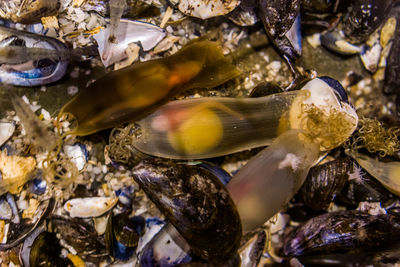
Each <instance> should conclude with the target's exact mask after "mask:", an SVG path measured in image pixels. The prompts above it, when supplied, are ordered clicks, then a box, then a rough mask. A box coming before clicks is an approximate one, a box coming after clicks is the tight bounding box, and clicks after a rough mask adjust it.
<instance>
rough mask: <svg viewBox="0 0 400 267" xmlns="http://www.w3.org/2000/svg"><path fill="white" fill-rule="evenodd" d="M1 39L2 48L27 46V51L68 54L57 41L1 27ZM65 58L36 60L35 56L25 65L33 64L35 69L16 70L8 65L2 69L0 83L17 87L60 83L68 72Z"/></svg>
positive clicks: (63, 46) (0, 70) (12, 65)
mask: <svg viewBox="0 0 400 267" xmlns="http://www.w3.org/2000/svg"><path fill="white" fill-rule="evenodd" d="M0 39H1V40H0V47H7V46H9V45H15V46H25V47H27V49H29V48H45V49H50V50H56V51H59V52H60V54H66V53H67V52H66V46H65V45H64V44H63V43H62V42H60V41H58V40H57V39H53V38H50V37H47V36H40V35H36V34H33V33H30V32H25V31H19V30H16V29H11V28H7V27H4V26H1V25H0ZM63 57H64V58H63ZM63 57H62V58H61V60H60V61H58V60H56V59H51V58H34V56H33V58H32V59H27V61H26V62H25V63H29V62H31V64H32V66H34V67H32V68H31V69H24V70H16V65H14V64H7V67H6V68H1V69H0V82H3V83H9V84H13V85H17V86H40V85H45V84H48V83H52V82H55V81H58V80H59V79H61V78H62V77H63V76H64V75H65V73H66V71H67V66H68V61H67V60H66V59H65V55H63ZM25 63H23V64H25ZM4 65H6V64H3V65H1V66H2V67H4ZM18 65H19V64H18Z"/></svg>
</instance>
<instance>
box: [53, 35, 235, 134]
mask: <svg viewBox="0 0 400 267" xmlns="http://www.w3.org/2000/svg"><path fill="white" fill-rule="evenodd" d="M236 75H238V71H237V69H236V68H235V66H234V65H233V64H232V63H231V62H230V61H229V60H228V59H227V58H225V57H224V55H223V53H222V50H221V48H220V46H219V45H218V44H217V43H215V42H210V41H208V40H205V39H201V38H199V39H196V40H193V41H191V42H190V43H189V44H187V45H186V46H185V47H183V48H182V49H181V50H179V51H178V52H177V53H175V54H174V55H172V56H169V57H165V58H162V59H157V60H152V61H146V62H140V63H137V64H133V65H132V66H130V67H127V68H124V69H121V70H118V71H114V72H111V73H109V74H107V75H105V76H103V77H102V78H100V79H99V80H97V81H96V82H94V83H92V84H91V85H90V86H89V87H88V88H86V90H84V91H82V92H81V93H80V94H79V95H77V96H76V97H74V98H73V99H72V100H71V101H70V102H68V103H67V104H65V105H64V106H63V107H62V109H61V111H60V115H62V114H63V113H67V114H71V115H72V116H73V117H74V118H75V119H76V121H77V123H78V127H77V128H76V129H74V130H73V131H72V132H71V133H72V134H76V135H88V134H91V133H94V132H96V131H99V130H102V129H106V128H111V127H115V126H118V125H120V124H122V123H126V122H130V121H135V120H137V119H140V118H142V117H144V116H146V115H147V114H149V113H150V112H152V111H153V110H154V109H156V108H157V107H159V106H160V105H162V104H165V103H166V102H167V101H168V100H169V99H170V98H172V97H173V96H175V95H176V94H178V93H180V92H182V91H185V90H188V89H192V88H212V87H215V86H217V85H220V84H222V83H224V82H226V81H227V80H229V79H231V78H233V77H235V76H236Z"/></svg>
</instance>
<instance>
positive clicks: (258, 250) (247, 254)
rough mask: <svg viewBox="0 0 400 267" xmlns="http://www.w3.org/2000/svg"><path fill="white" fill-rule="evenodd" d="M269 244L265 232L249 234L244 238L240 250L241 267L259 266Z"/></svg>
mask: <svg viewBox="0 0 400 267" xmlns="http://www.w3.org/2000/svg"><path fill="white" fill-rule="evenodd" d="M266 242H267V235H266V233H265V231H264V230H257V231H255V232H251V233H247V234H246V235H245V236H243V238H242V241H241V243H242V245H241V247H240V249H239V253H240V258H241V265H240V266H241V267H253V266H258V263H259V262H260V259H261V256H262V254H263V252H264V249H265V245H266Z"/></svg>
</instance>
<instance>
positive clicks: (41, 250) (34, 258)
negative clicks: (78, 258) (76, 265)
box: [29, 232, 72, 267]
mask: <svg viewBox="0 0 400 267" xmlns="http://www.w3.org/2000/svg"><path fill="white" fill-rule="evenodd" d="M61 250H62V247H61V245H60V243H59V240H58V239H57V237H56V234H55V233H49V232H41V233H40V234H39V235H38V236H37V237H36V239H35V241H34V242H33V244H32V247H31V251H30V255H29V267H36V266H59V267H63V266H71V265H72V262H71V261H70V260H69V259H67V258H61V257H60V255H61Z"/></svg>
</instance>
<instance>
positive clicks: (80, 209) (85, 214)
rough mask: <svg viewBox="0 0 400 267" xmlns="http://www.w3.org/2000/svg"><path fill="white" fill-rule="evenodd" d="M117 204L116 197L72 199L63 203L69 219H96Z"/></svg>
mask: <svg viewBox="0 0 400 267" xmlns="http://www.w3.org/2000/svg"><path fill="white" fill-rule="evenodd" d="M117 202H118V198H117V197H88V198H74V199H70V200H68V201H67V202H65V204H64V209H65V210H66V211H68V212H69V215H70V216H71V217H78V218H89V217H98V216H101V215H103V214H104V213H106V212H107V211H109V210H110V209H112V208H113V207H114V206H115V204H117Z"/></svg>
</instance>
